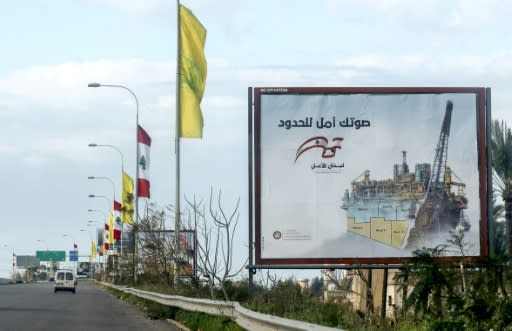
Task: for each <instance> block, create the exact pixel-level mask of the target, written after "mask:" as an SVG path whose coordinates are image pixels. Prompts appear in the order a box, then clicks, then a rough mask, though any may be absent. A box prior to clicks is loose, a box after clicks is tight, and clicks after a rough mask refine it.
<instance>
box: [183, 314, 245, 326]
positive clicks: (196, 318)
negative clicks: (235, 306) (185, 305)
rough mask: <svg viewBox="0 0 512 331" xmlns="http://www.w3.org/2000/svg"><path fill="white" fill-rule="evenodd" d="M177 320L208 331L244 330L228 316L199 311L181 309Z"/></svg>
mask: <svg viewBox="0 0 512 331" xmlns="http://www.w3.org/2000/svg"><path fill="white" fill-rule="evenodd" d="M175 320H176V321H178V322H180V323H183V324H184V325H186V326H187V327H188V328H190V329H192V330H205V331H206V330H208V331H243V330H244V329H243V328H242V327H241V326H239V325H238V324H236V323H235V322H233V321H232V320H230V319H229V318H226V317H220V316H210V315H207V314H203V313H197V312H185V311H183V310H182V311H179V312H178V313H177V314H176V318H175Z"/></svg>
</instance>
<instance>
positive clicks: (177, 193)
mask: <svg viewBox="0 0 512 331" xmlns="http://www.w3.org/2000/svg"><path fill="white" fill-rule="evenodd" d="M176 4H177V8H176V9H177V10H176V13H177V15H176V16H177V22H178V29H177V31H178V37H177V38H176V39H177V41H178V45H177V47H176V50H177V52H176V53H177V55H176V129H175V130H176V133H175V135H176V138H175V139H176V140H175V147H174V148H175V154H176V158H175V159H176V174H175V175H176V177H175V181H176V183H175V188H176V191H175V209H174V213H175V215H174V250H175V257H174V288H176V289H177V288H178V282H179V279H180V271H179V261H178V257H179V254H180V245H179V235H180V85H181V79H180V53H181V49H180V45H181V21H180V0H176Z"/></svg>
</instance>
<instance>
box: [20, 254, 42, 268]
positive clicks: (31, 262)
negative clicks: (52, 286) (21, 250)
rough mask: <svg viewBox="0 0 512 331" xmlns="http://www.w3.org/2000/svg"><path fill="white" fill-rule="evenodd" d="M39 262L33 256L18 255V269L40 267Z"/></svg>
mask: <svg viewBox="0 0 512 331" xmlns="http://www.w3.org/2000/svg"><path fill="white" fill-rule="evenodd" d="M39 264H40V263H39V260H38V259H37V258H36V257H35V256H33V255H16V265H17V266H18V268H34V267H39Z"/></svg>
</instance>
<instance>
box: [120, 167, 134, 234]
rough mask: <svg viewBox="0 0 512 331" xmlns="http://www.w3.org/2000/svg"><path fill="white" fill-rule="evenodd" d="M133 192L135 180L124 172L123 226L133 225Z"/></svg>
mask: <svg viewBox="0 0 512 331" xmlns="http://www.w3.org/2000/svg"><path fill="white" fill-rule="evenodd" d="M133 191H134V189H133V179H132V178H131V177H130V176H128V174H127V173H126V172H124V171H123V202H122V207H121V220H122V221H123V224H132V223H133V208H134V200H135V197H134V195H133Z"/></svg>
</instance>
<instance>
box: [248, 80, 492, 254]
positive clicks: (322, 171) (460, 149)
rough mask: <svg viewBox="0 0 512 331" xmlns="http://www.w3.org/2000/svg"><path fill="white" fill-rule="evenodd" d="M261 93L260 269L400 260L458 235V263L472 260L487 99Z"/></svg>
mask: <svg viewBox="0 0 512 331" xmlns="http://www.w3.org/2000/svg"><path fill="white" fill-rule="evenodd" d="M257 90H258V89H257ZM265 91H267V90H265V89H259V90H258V94H257V100H256V105H257V107H256V108H255V123H256V129H255V131H256V146H257V147H256V151H255V152H256V154H255V155H256V199H257V201H258V203H257V204H256V236H257V237H256V259H257V261H258V259H259V261H260V262H262V261H265V259H267V262H269V261H270V262H275V261H276V260H274V259H284V260H285V261H288V262H290V263H293V262H294V261H300V260H301V259H306V260H307V259H312V260H311V261H322V259H341V260H340V261H341V262H343V259H365V258H395V259H397V258H404V257H410V256H411V253H412V251H414V250H416V249H418V248H422V247H435V246H436V245H439V244H446V243H447V240H448V239H450V232H451V231H461V232H463V233H464V238H465V241H466V242H467V243H468V245H467V252H466V253H465V255H468V256H480V255H481V245H482V243H481V242H480V240H481V239H480V237H481V231H482V227H481V225H482V222H481V220H482V218H486V216H485V215H486V214H485V212H483V210H482V205H481V202H482V200H481V199H483V200H485V197H481V196H480V189H481V186H482V185H484V186H485V176H484V177H482V174H481V173H480V169H479V161H483V160H484V158H485V155H480V154H485V153H481V152H480V153H479V144H481V143H484V142H483V141H478V139H477V137H478V134H479V130H481V129H480V128H479V126H481V127H482V128H483V124H482V123H479V118H484V117H482V114H483V113H484V110H483V109H480V108H482V107H480V106H479V105H482V103H481V101H482V100H481V99H482V98H484V96H485V93H484V91H485V90H484V89H473V90H472V89H467V90H465V89H461V91H462V92H458V91H450V92H444V93H443V92H435V91H434V92H432V93H428V92H422V93H409V92H403V93H377V92H379V91H377V92H376V93H287V89H283V90H282V91H280V90H279V89H269V90H268V91H271V93H265ZM479 116H480V117H479ZM483 137H485V135H484V136H483ZM480 150H481V149H480ZM484 164H485V163H484ZM484 175H485V173H484ZM482 179H484V180H482ZM485 229H487V227H485ZM448 255H455V256H457V255H460V252H457V251H455V250H453V251H450V252H449V253H448Z"/></svg>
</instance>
